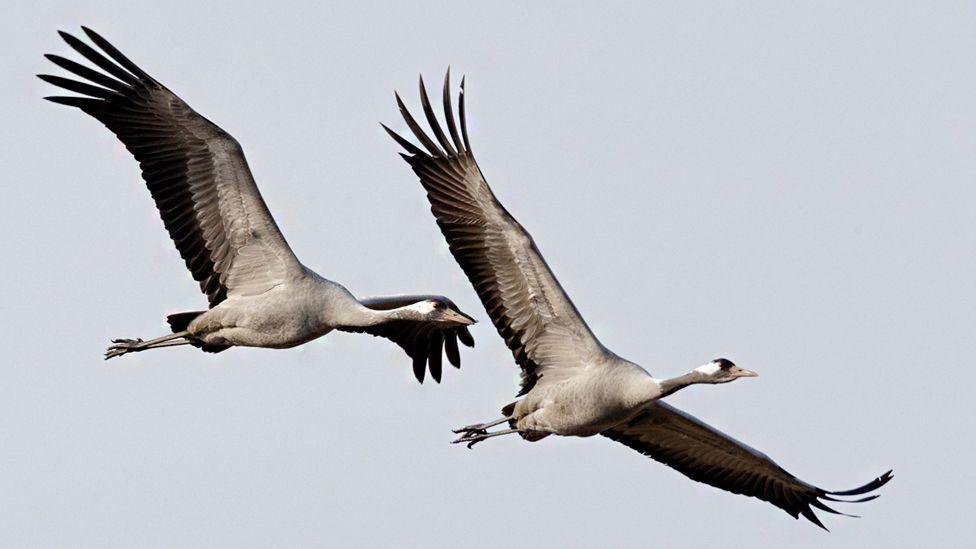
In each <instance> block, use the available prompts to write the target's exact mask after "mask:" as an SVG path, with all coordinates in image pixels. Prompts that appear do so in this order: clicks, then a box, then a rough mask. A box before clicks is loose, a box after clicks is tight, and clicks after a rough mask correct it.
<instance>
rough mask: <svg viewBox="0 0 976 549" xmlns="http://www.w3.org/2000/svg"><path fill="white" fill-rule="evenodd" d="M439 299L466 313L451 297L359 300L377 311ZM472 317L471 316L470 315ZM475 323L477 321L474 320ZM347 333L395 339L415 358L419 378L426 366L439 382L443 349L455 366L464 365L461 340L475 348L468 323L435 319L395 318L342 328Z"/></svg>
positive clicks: (422, 378)
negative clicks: (365, 325) (424, 320)
mask: <svg viewBox="0 0 976 549" xmlns="http://www.w3.org/2000/svg"><path fill="white" fill-rule="evenodd" d="M428 300H436V301H440V302H441V303H444V304H445V305H447V307H448V308H450V309H452V310H454V311H455V312H458V313H461V314H462V315H464V316H468V315H466V314H464V312H463V311H461V309H459V308H458V306H457V305H455V304H454V302H453V301H451V300H450V299H448V298H446V297H444V296H441V295H405V296H395V297H373V298H366V299H360V300H359V302H360V303H362V304H363V305H365V306H366V307H369V308H370V309H375V310H377V311H386V310H389V309H398V308H400V307H406V306H408V305H413V304H414V303H419V302H421V301H428ZM469 318H470V317H469ZM472 322H473V320H472ZM338 329H339V330H341V331H343V332H357V333H366V334H370V335H374V336H377V337H385V338H386V339H389V340H390V341H393V342H394V343H396V344H397V345H399V346H400V347H401V348H403V350H404V351H406V352H407V355H409V356H410V358H412V359H413V375H415V376H416V377H417V381H419V382H421V383H423V382H424V373H425V367H428V366H429V368H430V377H432V378H434V381H436V382H437V383H440V382H441V364H442V362H441V352H444V353H445V354H447V360H448V362H450V363H451V365H452V366H454V367H455V368H460V367H461V354H460V352H458V345H457V342H458V340H461V343H463V344H465V345H466V346H468V347H474V338H473V337H471V332H469V331H468V327H467V326H451V327H444V326H443V325H440V324H437V323H434V322H420V321H416V320H394V321H392V322H386V323H384V324H378V325H376V326H368V327H362V326H352V327H345V326H343V327H339V328H338Z"/></svg>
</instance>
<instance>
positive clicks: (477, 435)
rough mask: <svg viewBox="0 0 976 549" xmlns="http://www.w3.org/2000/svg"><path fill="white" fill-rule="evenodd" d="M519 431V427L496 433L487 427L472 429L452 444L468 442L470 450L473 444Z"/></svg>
mask: <svg viewBox="0 0 976 549" xmlns="http://www.w3.org/2000/svg"><path fill="white" fill-rule="evenodd" d="M489 426H490V424H489ZM518 432H519V430H518V429H505V430H504V431H495V432H494V433H489V432H488V431H487V430H485V429H472V430H470V431H468V432H466V433H465V434H463V435H461V436H460V437H459V438H458V439H457V440H454V441H452V442H451V444H467V446H468V449H469V450H470V449H471V447H472V446H474V445H475V444H478V443H479V442H481V441H482V440H485V439H488V438H492V437H498V436H501V435H508V434H512V433H518Z"/></svg>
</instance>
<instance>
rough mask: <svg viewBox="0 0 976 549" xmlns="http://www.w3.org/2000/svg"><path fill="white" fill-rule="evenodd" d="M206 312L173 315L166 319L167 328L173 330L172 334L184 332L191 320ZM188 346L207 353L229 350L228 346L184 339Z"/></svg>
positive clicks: (190, 338)
mask: <svg viewBox="0 0 976 549" xmlns="http://www.w3.org/2000/svg"><path fill="white" fill-rule="evenodd" d="M205 312H206V311H189V312H186V313H174V314H171V315H169V316H167V317H166V322H168V323H169V327H170V329H171V330H173V333H174V334H175V333H178V332H184V331H186V329H187V328H188V327H189V326H190V323H191V322H193V319H195V318H196V317H198V316H200V315H202V314H203V313H205ZM186 339H187V340H188V341H189V342H190V345H193V346H194V347H198V348H200V349H201V350H203V351H204V352H207V353H219V352H220V351H225V350H227V349H230V347H231V346H230V345H208V344H206V343H204V342H202V341H199V340H197V339H194V338H192V337H187V338H186Z"/></svg>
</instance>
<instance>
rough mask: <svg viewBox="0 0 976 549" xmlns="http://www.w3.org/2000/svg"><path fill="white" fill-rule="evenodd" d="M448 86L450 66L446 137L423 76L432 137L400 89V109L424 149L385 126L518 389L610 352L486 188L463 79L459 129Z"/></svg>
mask: <svg viewBox="0 0 976 549" xmlns="http://www.w3.org/2000/svg"><path fill="white" fill-rule="evenodd" d="M449 89H450V72H448V74H447V76H446V77H445V79H444V115H445V118H446V120H447V128H448V131H449V132H450V136H451V138H450V140H448V138H447V136H446V134H445V133H444V131H443V130H442V129H441V126H440V124H439V123H438V122H437V118H436V117H435V116H434V111H433V109H432V108H431V106H430V101H429V100H428V98H427V91H426V89H425V88H424V84H423V79H421V81H420V98H421V102H422V105H423V109H424V114H425V115H426V117H427V121H428V123H429V124H430V127H431V129H432V130H433V134H434V136H435V137H436V139H437V143H435V142H434V141H433V140H432V139H431V138H430V137H429V136H428V135H427V134H426V133H425V132H424V130H422V129H421V128H420V126H419V125H418V124H417V122H416V121H415V120H414V118H413V117H412V116H411V115H410V113H409V112H408V111H407V109H406V107H405V106H404V105H403V102H402V101H401V100H400V96H399V95H397V97H396V99H397V104H398V105H399V107H400V112H401V114H402V115H403V118H404V120H405V121H406V123H407V126H409V127H410V130H411V131H412V132H413V134H414V136H415V137H416V138H417V140H418V141H419V142H420V143H421V144H422V145H423V147H424V149H426V151H424V150H421V149H420V148H419V147H417V146H415V145H413V144H412V143H410V142H409V141H407V140H406V139H404V138H403V137H401V136H399V135H398V134H396V133H395V132H394V131H393V130H391V129H389V128H387V127H386V126H383V127H384V128H385V129H386V131H387V132H388V133H389V134H390V136H391V137H393V139H395V140H396V142H397V143H399V144H400V146H402V147H403V148H404V149H405V150H406V151H407V153H409V154H401V156H403V158H404V159H405V160H406V161H407V163H409V164H410V166H411V167H412V168H413V170H414V172H416V174H417V175H418V176H419V177H420V182H421V184H422V185H423V186H424V189H426V190H427V198H428V199H429V200H430V204H431V212H433V214H434V217H435V218H436V219H437V224H438V226H440V228H441V232H442V233H444V237H445V238H446V239H447V243H448V245H449V246H450V249H451V253H452V254H454V258H455V259H456V260H457V262H458V263H459V264H460V265H461V268H462V269H463V270H464V272H465V274H466V275H467V276H468V280H470V281H471V284H472V285H473V286H474V289H475V291H476V292H477V293H478V297H480V298H481V302H482V304H484V306H485V310H486V311H487V312H488V315H489V316H490V317H491V320H492V322H493V323H494V324H495V328H497V329H498V333H499V334H500V335H501V336H502V338H503V339H504V340H505V343H506V344H507V345H508V348H509V349H511V350H512V353H513V354H514V355H515V361H516V362H517V363H518V364H519V365H520V366H521V367H522V391H521V392H520V395H521V394H525V393H527V392H528V391H529V390H531V389H532V387H533V386H534V385H535V383H536V381H537V380H538V379H539V378H540V376H543V375H546V374H547V373H548V375H550V376H552V375H554V374H555V375H558V372H559V370H560V369H563V370H565V369H568V368H576V367H581V366H583V365H584V364H586V361H587V360H590V359H592V358H595V357H600V356H603V355H605V354H607V353H608V352H607V351H606V349H604V348H603V346H602V345H601V344H600V342H599V341H598V340H597V339H596V337H595V336H594V335H593V333H592V332H591V331H590V329H589V327H588V326H587V325H586V322H584V321H583V318H582V317H581V316H580V314H579V312H578V311H577V310H576V307H575V306H574V305H573V302H572V301H570V299H569V297H568V296H567V295H566V292H565V291H563V288H562V286H560V285H559V282H558V281H557V280H556V277H555V275H553V273H552V271H551V270H550V269H549V266H548V265H547V264H546V261H545V259H543V258H542V255H541V254H540V253H539V249H538V248H537V247H536V245H535V243H534V242H533V240H532V237H531V236H530V235H529V233H528V232H527V231H526V230H525V229H524V228H522V226H521V225H520V224H519V223H518V221H516V220H515V219H514V218H513V217H512V216H511V214H509V213H508V211H506V210H505V208H504V207H503V206H502V205H501V204H500V203H499V202H498V200H497V199H496V198H495V195H494V194H493V193H492V191H491V189H490V188H489V187H488V183H487V182H486V181H485V178H484V176H483V175H482V173H481V170H480V169H479V167H478V164H477V163H476V162H475V159H474V156H473V154H472V151H471V145H470V144H469V142H468V132H467V123H466V121H465V115H464V83H463V81H462V83H461V94H460V97H459V110H460V119H461V132H460V135H459V133H458V129H457V126H456V124H455V120H454V114H453V110H452V107H451V98H450V94H449ZM461 136H463V142H462V138H461ZM438 143H439V146H438Z"/></svg>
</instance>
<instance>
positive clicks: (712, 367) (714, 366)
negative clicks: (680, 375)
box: [695, 362, 722, 376]
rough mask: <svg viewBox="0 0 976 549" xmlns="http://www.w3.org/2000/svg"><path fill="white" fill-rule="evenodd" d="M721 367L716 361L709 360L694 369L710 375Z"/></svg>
mask: <svg viewBox="0 0 976 549" xmlns="http://www.w3.org/2000/svg"><path fill="white" fill-rule="evenodd" d="M721 369H722V367H721V366H719V365H718V362H709V363H708V364H705V365H704V366H699V367H697V368H695V371H696V372H701V373H703V374H705V375H708V376H710V375H715V374H716V373H718V371H719V370H721Z"/></svg>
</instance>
